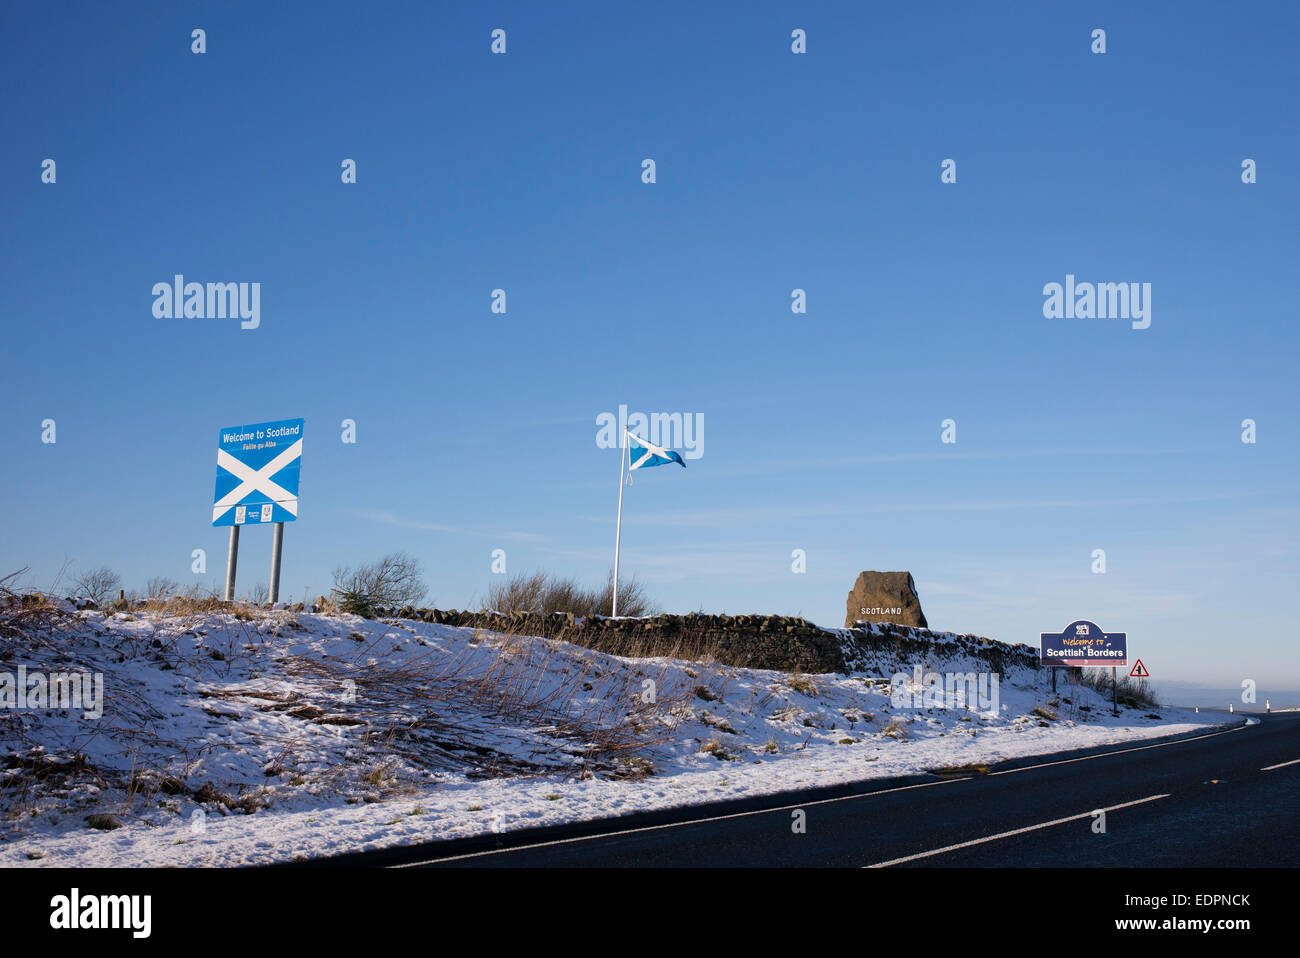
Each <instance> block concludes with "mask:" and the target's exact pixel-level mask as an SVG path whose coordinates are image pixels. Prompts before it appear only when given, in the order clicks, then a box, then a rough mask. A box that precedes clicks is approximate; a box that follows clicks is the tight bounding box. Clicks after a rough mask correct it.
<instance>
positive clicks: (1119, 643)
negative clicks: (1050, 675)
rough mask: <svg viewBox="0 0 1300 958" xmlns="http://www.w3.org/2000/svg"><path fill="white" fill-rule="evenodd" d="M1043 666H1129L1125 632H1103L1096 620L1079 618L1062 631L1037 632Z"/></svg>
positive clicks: (1126, 634)
mask: <svg viewBox="0 0 1300 958" xmlns="http://www.w3.org/2000/svg"><path fill="white" fill-rule="evenodd" d="M1038 641H1039V643H1040V645H1039V656H1040V658H1041V659H1042V663H1043V665H1066V666H1070V667H1072V668H1081V667H1083V666H1085V665H1128V633H1127V632H1105V631H1103V630H1102V629H1101V627H1100V626H1098V625H1097V623H1096V622H1089V621H1088V620H1087V619H1079V620H1077V621H1075V622H1071V623H1070V624H1069V625H1067V626H1066V627H1065V629H1064V630H1063V631H1061V632H1040V633H1039V634H1038Z"/></svg>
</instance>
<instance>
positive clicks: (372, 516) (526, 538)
mask: <svg viewBox="0 0 1300 958" xmlns="http://www.w3.org/2000/svg"><path fill="white" fill-rule="evenodd" d="M356 515H358V516H360V517H361V518H362V519H368V520H370V521H371V522H380V523H383V524H384V525H386V526H397V527H399V528H402V529H419V530H421V531H423V532H442V533H445V534H447V535H454V536H476V537H478V538H483V539H503V540H508V541H513V542H543V541H545V539H546V537H545V536H542V535H538V534H536V533H533V532H501V531H500V530H493V529H467V528H465V527H464V526H448V525H443V524H442V523H437V522H425V521H423V520H420V519H408V518H405V517H404V516H399V515H396V514H394V513H391V512H382V511H376V510H367V511H364V512H358V513H356Z"/></svg>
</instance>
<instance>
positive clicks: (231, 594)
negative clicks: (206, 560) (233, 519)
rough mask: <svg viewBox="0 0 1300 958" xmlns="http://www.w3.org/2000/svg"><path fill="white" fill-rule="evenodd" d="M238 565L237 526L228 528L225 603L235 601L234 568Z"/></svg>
mask: <svg viewBox="0 0 1300 958" xmlns="http://www.w3.org/2000/svg"><path fill="white" fill-rule="evenodd" d="M238 565H239V526H231V527H230V548H229V549H228V550H227V551H226V601H227V602H234V601H235V568H236V567H237V566H238Z"/></svg>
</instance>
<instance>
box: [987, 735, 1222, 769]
mask: <svg viewBox="0 0 1300 958" xmlns="http://www.w3.org/2000/svg"><path fill="white" fill-rule="evenodd" d="M1244 728H1246V726H1245V725H1238V726H1237V727H1236V728H1226V729H1223V730H1222V731H1219V732H1207V733H1205V734H1204V735H1193V736H1190V737H1188V738H1180V739H1178V740H1177V741H1173V742H1157V743H1156V744H1155V745H1136V746H1134V747H1133V748H1120V749H1116V750H1115V751H1113V752H1103V753H1102V754H1101V755H1081V756H1079V757H1078V758H1063V759H1061V760H1060V761H1057V762H1042V763H1040V764H1038V765H1026V766H1025V767H1024V768H1007V769H1003V770H1002V771H1000V772H989V777H990V778H992V777H993V776H994V775H1014V774H1015V773H1016V772H1028V771H1031V770H1033V769H1035V768H1051V767H1052V766H1053V765H1070V764H1072V763H1074V762H1088V761H1091V760H1092V759H1094V758H1107V757H1108V756H1111V755H1123V754H1125V753H1126V752H1145V751H1146V750H1147V749H1149V748H1164V747H1165V746H1166V745H1180V744H1181V743H1183V742H1195V741H1200V740H1201V739H1205V738H1214V736H1216V735H1227V734H1228V733H1229V732H1240V731H1241V730H1242V729H1244Z"/></svg>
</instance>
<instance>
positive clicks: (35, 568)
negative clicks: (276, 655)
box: [0, 3, 1300, 688]
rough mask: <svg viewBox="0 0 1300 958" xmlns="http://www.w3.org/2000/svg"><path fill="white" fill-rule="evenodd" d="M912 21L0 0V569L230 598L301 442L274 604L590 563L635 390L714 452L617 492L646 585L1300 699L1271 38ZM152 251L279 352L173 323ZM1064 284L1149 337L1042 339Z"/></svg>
mask: <svg viewBox="0 0 1300 958" xmlns="http://www.w3.org/2000/svg"><path fill="white" fill-rule="evenodd" d="M901 6H902V9H889V8H885V7H884V6H878V5H867V4H817V3H814V4H801V5H798V6H797V7H792V6H791V5H789V4H786V3H746V4H744V5H740V4H705V5H701V4H685V3H663V4H656V5H654V6H653V7H652V8H647V7H644V6H633V5H614V4H598V3H557V4H546V5H544V6H543V5H539V4H530V3H519V4H501V3H489V4H461V5H453V4H441V3H439V4H409V5H399V4H384V5H382V12H381V13H377V12H374V11H373V10H372V9H370V8H365V7H356V6H355V5H351V4H330V3H325V4H313V5H312V6H311V7H310V8H309V9H308V8H302V9H293V8H290V7H288V5H278V4H277V5H256V4H249V3H230V4H225V3H223V4H209V3H189V4H131V5H112V6H111V7H109V6H103V5H94V4H77V5H60V4H53V5H45V6H42V7H41V8H39V9H38V8H36V7H32V6H31V5H17V4H11V5H6V6H5V7H4V8H3V9H2V10H0V77H2V78H3V80H4V84H3V88H4V90H5V93H4V94H3V97H2V98H0V129H3V130H4V134H5V135H4V140H3V145H2V146H0V176H2V177H3V184H4V185H3V189H2V190H0V217H2V218H3V222H4V229H3V231H2V232H0V258H2V260H3V263H4V266H3V284H2V285H0V316H3V322H4V328H5V336H4V343H5V350H4V352H5V359H6V361H5V364H4V367H5V375H4V377H3V379H2V380H0V403H2V404H3V409H4V412H5V415H3V416H2V417H0V443H2V445H0V448H3V449H4V450H5V455H4V468H3V470H0V501H3V502H4V503H5V505H6V511H7V517H6V522H5V524H4V533H3V536H2V538H0V564H2V565H3V566H4V567H5V569H4V570H0V571H9V570H12V569H16V568H20V567H22V566H25V565H26V566H30V567H31V570H32V571H31V580H32V581H33V582H35V583H37V584H48V583H49V582H50V581H51V580H52V579H53V578H54V576H55V575H56V574H57V573H58V571H59V569H60V568H61V567H63V566H64V564H65V562H66V563H70V566H69V574H71V575H75V573H76V572H77V571H80V570H83V569H86V568H89V567H93V566H98V565H103V564H107V565H110V566H112V567H114V568H115V569H117V570H118V571H119V572H120V573H121V574H122V576H123V577H124V578H125V579H126V580H127V582H128V584H129V585H134V586H140V585H143V583H144V581H145V580H146V579H148V578H149V577H151V576H155V575H164V576H169V577H171V578H174V579H177V580H179V581H181V582H182V583H188V582H190V581H192V580H193V578H194V576H193V575H192V574H191V572H190V563H191V558H190V556H191V551H192V550H193V549H196V548H202V549H205V550H206V552H207V565H208V574H207V575H206V576H202V577H200V578H202V579H203V580H204V581H205V582H212V583H216V582H218V581H219V579H220V577H221V575H222V573H223V571H224V561H225V546H226V530H224V529H214V528H212V527H211V525H210V516H211V513H210V508H209V507H210V505H211V494H212V489H213V476H214V472H215V457H216V450H215V448H214V445H215V438H216V433H217V430H218V429H219V428H220V427H224V426H233V425H240V424H245V423H253V422H260V421H264V420H274V419H288V418H295V417H304V418H305V419H306V430H305V441H304V456H303V467H302V489H301V495H302V500H301V518H300V519H299V521H297V522H295V523H293V524H291V525H290V526H289V527H288V529H287V531H286V536H285V565H284V574H283V583H282V593H283V594H285V595H287V596H289V597H292V598H295V599H297V598H301V597H302V596H303V595H304V594H308V593H310V594H311V595H313V596H314V595H316V594H318V593H321V592H324V591H326V590H327V588H328V586H329V584H330V572H331V570H332V569H333V568H334V567H335V566H337V565H339V564H341V563H355V562H359V561H367V560H371V559H374V558H377V557H378V556H380V555H382V554H384V553H385V552H388V551H391V550H395V549H404V550H407V551H409V552H411V553H413V554H414V555H416V556H417V557H419V558H420V559H421V561H422V562H423V563H424V565H425V567H426V569H427V571H428V577H429V581H430V586H431V598H432V599H433V601H434V602H435V603H436V604H437V605H439V606H442V607H464V606H466V605H469V604H471V603H472V602H473V601H474V599H475V598H476V597H477V598H481V597H482V596H483V594H484V593H485V592H486V590H487V588H488V586H489V585H490V584H491V582H492V574H491V572H490V564H491V561H492V556H491V553H492V550H493V549H498V548H500V549H504V550H506V555H507V568H508V570H509V571H510V572H511V573H514V572H523V571H530V570H534V569H545V570H547V571H549V572H553V573H558V574H562V575H572V576H575V577H577V578H580V579H582V580H584V581H588V582H592V583H595V582H598V581H600V580H602V579H603V578H604V576H605V575H606V573H607V571H608V569H609V567H610V565H611V564H612V552H613V539H614V510H615V505H616V501H617V495H618V488H617V470H618V461H617V453H616V452H615V451H613V450H610V449H601V448H598V447H597V445H596V442H595V437H596V417H597V416H598V415H599V414H600V413H602V412H614V411H616V410H617V408H618V405H619V404H620V403H624V404H626V405H627V406H628V407H629V409H631V410H633V411H643V412H646V413H650V412H682V413H687V414H691V415H698V416H702V417H703V421H704V424H705V425H704V444H703V455H702V456H701V457H700V458H699V459H695V460H690V461H688V466H689V468H688V469H686V470H685V471H684V472H683V471H682V470H680V469H678V468H677V467H672V468H671V469H667V468H661V469H657V470H651V471H648V472H645V473H638V474H637V477H636V481H635V483H634V485H632V486H631V487H629V488H628V489H627V492H626V500H625V515H624V526H623V549H624V551H623V568H624V569H626V570H627V571H629V572H635V573H637V575H638V576H639V577H640V578H641V579H642V580H643V581H644V583H645V584H646V586H647V589H648V591H649V592H650V593H651V595H652V596H653V597H654V598H655V599H656V600H657V601H658V602H659V603H660V604H661V605H662V606H663V607H665V608H666V609H669V610H674V611H689V610H692V609H706V610H710V611H725V612H749V611H772V612H788V613H802V614H804V615H807V616H808V617H810V618H812V619H814V620H815V621H818V622H821V623H824V624H830V625H839V624H841V622H842V620H843V615H844V605H845V595H846V593H847V591H848V589H849V586H850V585H851V584H852V582H853V580H854V578H855V577H856V575H857V573H858V572H859V571H860V570H862V569H908V570H910V571H911V572H912V573H913V575H914V576H915V578H916V581H917V584H918V588H919V591H920V593H921V599H922V602H923V604H924V607H925V610H926V613H927V615H928V617H929V619H930V622H931V624H932V625H934V626H935V627H938V628H944V629H952V630H955V631H969V632H976V633H980V634H985V635H990V636H994V637H996V638H1000V639H1003V640H1007V641H1019V642H1030V643H1034V644H1036V643H1037V637H1038V633H1039V632H1041V631H1055V630H1059V629H1060V628H1062V627H1063V626H1064V625H1065V624H1066V623H1068V622H1070V621H1071V620H1073V619H1077V618H1090V619H1092V620H1094V621H1096V622H1098V623H1099V624H1100V625H1101V626H1102V627H1103V628H1105V629H1108V630H1121V629H1123V630H1127V631H1128V633H1129V636H1130V646H1131V648H1132V650H1133V651H1134V652H1135V653H1136V654H1137V655H1140V656H1142V658H1143V660H1144V662H1145V663H1146V664H1147V666H1148V668H1149V669H1150V670H1151V671H1152V673H1153V674H1154V676H1155V677H1156V679H1157V680H1158V679H1160V678H1169V679H1177V680H1182V681H1199V682H1204V683H1206V684H1208V685H1215V686H1236V685H1237V683H1238V681H1239V679H1240V678H1244V677H1253V678H1255V679H1256V680H1257V681H1259V682H1260V685H1261V688H1265V687H1267V686H1269V685H1270V684H1271V685H1274V686H1277V687H1289V688H1300V657H1297V655H1296V654H1295V652H1294V645H1293V642H1292V640H1291V637H1290V624H1291V617H1292V610H1293V596H1294V588H1295V585H1294V584H1295V578H1296V573H1297V571H1298V568H1297V567H1298V565H1300V563H1298V561H1297V547H1296V533H1297V529H1298V527H1300V510H1298V509H1297V506H1296V503H1295V499H1294V491H1295V488H1296V483H1295V480H1294V477H1295V474H1296V469H1297V465H1298V461H1297V460H1298V457H1297V453H1296V448H1297V442H1296V440H1297V427H1296V422H1295V415H1294V414H1295V409H1296V403H1295V385H1294V383H1295V373H1294V370H1295V357H1296V347H1297V339H1298V337H1297V333H1296V329H1295V322H1296V317H1295V300H1294V296H1295V280H1294V276H1295V263H1296V261H1297V252H1298V249H1297V247H1298V245H1300V244H1298V242H1297V232H1296V229H1295V216H1296V211H1297V208H1298V204H1297V199H1298V190H1300V186H1298V185H1297V184H1298V182H1300V178H1298V177H1297V175H1296V157H1297V156H1300V142H1297V132H1296V125H1295V123H1294V122H1292V114H1293V112H1294V111H1293V107H1294V102H1295V97H1296V93H1297V89H1298V87H1300V84H1298V83H1297V79H1298V74H1300V61H1298V60H1297V58H1296V57H1295V56H1294V49H1293V46H1294V37H1295V36H1296V26H1297V22H1298V21H1300V13H1297V11H1296V10H1295V8H1294V7H1293V6H1291V5H1288V4H1281V3H1279V4H1246V5H1242V6H1234V7H1231V8H1229V7H1224V6H1221V5H1211V4H1189V3H1180V4H1144V5H1142V9H1140V10H1135V9H1131V8H1130V5H1127V4H1106V3H1089V4H1031V3H1023V4H992V5H984V6H983V8H982V9H981V8H976V7H972V6H970V5H964V4H934V5H926V4H907V5H901ZM196 27H201V28H203V29H205V30H206V31H207V52H206V53H205V54H202V55H195V54H193V53H191V52H190V43H191V41H190V31H191V30H192V29H194V28H196ZM497 27H500V28H503V29H505V30H506V31H507V44H508V46H507V49H508V52H507V54H506V55H504V56H494V55H492V54H491V53H490V51H489V44H490V32H491V31H492V30H493V29H494V28H497ZM796 27H798V28H802V29H804V30H806V31H807V36H808V52H807V53H806V54H804V55H795V54H793V53H791V51H790V32H791V30H792V29H794V28H796ZM1096 27H1101V28H1104V29H1105V30H1106V31H1107V52H1106V53H1105V54H1104V55H1095V54H1093V53H1091V52H1090V49H1089V48H1090V42H1091V41H1090V34H1091V31H1092V30H1093V29H1094V28H1096ZM47 157H50V158H53V159H55V161H56V163H57V182H56V183H55V184H53V185H49V184H43V183H41V179H40V174H41V161H42V160H43V159H45V158H47ZM647 157H649V158H653V159H654V160H655V162H656V164H657V182H656V183H654V184H653V185H647V184H644V183H642V182H641V162H642V160H643V159H644V158H647ZM1246 157H1250V158H1253V159H1254V160H1255V161H1256V162H1257V164H1258V182H1257V183H1255V184H1253V185H1245V184H1243V183H1242V182H1241V177H1240V170H1241V162H1242V160H1243V159H1244V158H1246ZM345 158H352V159H354V160H356V162H357V182H356V183H355V184H350V185H345V184H343V183H341V182H340V163H341V162H342V161H343V160H344V159H345ZM945 158H953V159H955V160H956V162H957V183H956V184H951V185H949V184H942V183H941V182H940V163H941V161H942V160H943V159H945ZM176 273H182V274H184V275H185V277H186V278H187V280H191V281H198V282H227V281H231V282H259V283H261V325H260V326H259V328H257V329H255V330H243V329H240V326H239V323H238V321H235V320H228V319H226V320H222V319H183V318H180V319H158V318H155V317H154V315H153V312H152V306H153V296H152V295H151V289H152V287H153V285H154V284H155V283H158V282H170V281H171V278H172V276H173V275H174V274H176ZM1067 273H1070V274H1074V275H1075V276H1076V277H1078V279H1079V280H1080V281H1092V282H1148V283H1151V285H1152V322H1151V326H1150V328H1149V329H1145V330H1134V329H1131V328H1130V325H1129V323H1128V322H1126V321H1124V320H1117V319H1071V320H1065V319H1047V318H1044V316H1043V312H1042V305H1043V294H1042V288H1043V286H1044V284H1046V283H1049V282H1063V281H1064V278H1065V276H1066V274H1067ZM496 288H503V289H505V290H506V294H507V312H506V314H505V315H498V314H493V313H492V312H491V311H490V302H491V300H490V295H491V291H492V290H493V289H496ZM794 288H801V289H804V290H806V291H807V302H808V310H807V313H806V314H802V315H798V314H794V313H792V312H791V310H790V302H791V290H792V289H794ZM47 418H52V419H54V420H55V421H56V423H57V442H56V443H55V444H52V445H51V444H43V443H42V442H41V422H42V420H44V419H47ZM947 418H951V419H954V420H955V421H956V423H957V442H956V443H955V444H942V443H941V442H940V431H941V430H940V423H941V421H942V420H944V419H947ZM1245 418H1252V419H1254V420H1256V422H1257V424H1258V426H1257V428H1258V442H1257V443H1255V444H1253V445H1247V444H1243V443H1242V442H1241V438H1240V437H1241V426H1240V423H1241V421H1242V420H1243V419H1245ZM344 419H352V420H355V422H356V424H357V427H356V428H357V442H356V443H355V444H344V443H343V442H342V441H341V428H340V423H341V422H342V420H344ZM1097 548H1101V549H1105V550H1106V554H1107V572H1106V574H1104V575H1096V574H1093V573H1092V571H1091V566H1092V558H1091V553H1092V550H1094V549H1097ZM794 549H803V550H805V551H806V554H807V572H806V574H795V573H793V572H792V571H791V552H792V550H794ZM269 554H270V531H269V530H267V529H251V530H248V531H247V532H246V534H245V535H244V537H243V540H242V543H241V564H240V583H239V584H240V590H241V591H242V590H243V589H244V588H245V587H247V586H249V585H251V584H253V583H255V582H265V581H266V580H267V578H268V575H267V566H268V565H269Z"/></svg>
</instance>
